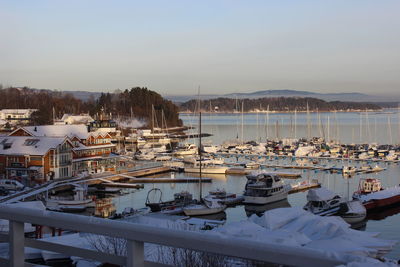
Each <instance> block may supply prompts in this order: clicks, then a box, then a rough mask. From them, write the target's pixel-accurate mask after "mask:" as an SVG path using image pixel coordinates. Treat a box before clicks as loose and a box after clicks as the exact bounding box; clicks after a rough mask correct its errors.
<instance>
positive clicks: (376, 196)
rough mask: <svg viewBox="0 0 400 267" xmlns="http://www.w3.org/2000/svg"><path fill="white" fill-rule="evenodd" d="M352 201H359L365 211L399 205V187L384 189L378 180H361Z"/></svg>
mask: <svg viewBox="0 0 400 267" xmlns="http://www.w3.org/2000/svg"><path fill="white" fill-rule="evenodd" d="M353 199H357V200H360V201H361V203H362V204H363V205H364V207H365V208H366V209H367V210H372V209H377V208H384V207H388V206H391V205H394V204H398V203H400V186H393V187H389V188H385V189H384V188H382V185H381V181H380V180H379V179H376V178H366V179H361V180H360V182H359V185H358V191H356V192H354V194H353Z"/></svg>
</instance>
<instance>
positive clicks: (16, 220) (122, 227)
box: [0, 205, 343, 267]
mask: <svg viewBox="0 0 400 267" xmlns="http://www.w3.org/2000/svg"><path fill="white" fill-rule="evenodd" d="M0 219H5V220H9V225H10V227H9V229H10V230H9V234H8V235H4V234H2V235H0V239H1V240H2V241H5V242H8V243H9V248H10V249H9V251H10V255H9V259H3V258H0V265H1V266H14V267H22V266H33V265H31V264H29V263H25V262H24V255H25V254H24V248H25V246H26V247H32V248H37V249H42V250H48V251H54V252H58V253H62V254H64V255H69V256H78V257H81V258H85V259H94V260H96V261H99V262H107V263H111V264H116V265H122V266H128V267H136V266H169V265H165V264H161V263H157V262H150V261H146V260H145V259H144V243H153V244H158V245H163V246H168V247H172V248H183V249H189V250H194V251H200V252H205V253H210V254H214V255H221V256H227V257H233V258H241V259H245V260H254V261H258V262H269V263H276V264H283V265H291V266H336V265H339V264H343V262H340V261H338V260H336V259H335V258H334V257H333V256H332V255H331V257H328V256H327V255H326V254H323V252H321V251H318V250H314V249H309V248H303V247H290V246H284V245H277V244H266V243H260V242H257V241H251V240H248V239H240V238H229V239H227V238H223V237H220V236H218V235H213V234H209V233H204V232H202V233H200V232H192V231H184V230H175V229H165V228H160V227H155V226H149V225H143V224H136V223H128V222H122V221H113V220H108V219H101V218H95V217H87V216H82V215H75V214H67V213H59V212H50V211H38V210H32V209H26V208H15V207H13V208H12V207H9V206H7V205H0ZM24 223H32V224H36V225H46V226H50V227H55V228H62V229H68V230H73V231H77V232H84V233H92V234H97V235H104V236H109V237H115V238H123V239H126V240H127V242H126V251H127V255H126V256H118V255H114V254H109V253H104V252H99V251H95V250H90V249H87V248H78V247H74V246H72V245H62V244H55V243H51V242H48V241H43V240H40V239H33V238H27V237H25V236H24Z"/></svg>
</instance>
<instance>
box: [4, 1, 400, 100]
mask: <svg viewBox="0 0 400 267" xmlns="http://www.w3.org/2000/svg"><path fill="white" fill-rule="evenodd" d="M399 14H400V1H398V0H392V1H386V0H380V1H377V0H358V1H353V0H335V1H303V0H293V1H285V0H279V1H267V0H263V1H255V0H254V1H234V0H231V1H218V0H209V1H184V0H182V1H173V0H160V1H119V0H114V1H99V0H93V1H91V0H77V1H57V0H49V1H42V0H35V1H32V0H26V1H22V0H21V1H11V0H10V1H6V0H0V18H1V21H2V22H1V23H0V83H1V84H3V85H13V86H25V85H26V86H30V87H34V88H48V89H58V90H88V91H113V90H115V89H118V88H119V89H125V88H130V87H134V86H147V87H148V88H149V89H152V90H155V91H157V92H159V93H161V94H194V93H196V92H197V87H198V86H199V85H200V86H201V90H202V93H204V94H210V93H235V92H252V91H257V90H267V89H294V90H309V91H313V92H362V93H396V92H397V91H400V15H399Z"/></svg>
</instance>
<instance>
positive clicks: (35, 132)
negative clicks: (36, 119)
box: [10, 124, 118, 176]
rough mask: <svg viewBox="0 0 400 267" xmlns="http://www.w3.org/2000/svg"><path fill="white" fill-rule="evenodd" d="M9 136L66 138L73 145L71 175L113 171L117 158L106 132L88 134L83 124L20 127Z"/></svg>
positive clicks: (110, 137) (109, 136)
mask: <svg viewBox="0 0 400 267" xmlns="http://www.w3.org/2000/svg"><path fill="white" fill-rule="evenodd" d="M10 136H35V137H38V136H48V137H68V138H69V140H70V141H71V143H72V144H73V148H72V151H73V159H72V175H73V176H75V175H78V174H79V173H82V172H85V171H88V172H89V173H95V172H103V171H105V170H108V169H114V168H115V165H116V161H117V159H118V156H117V155H115V154H114V153H113V152H115V145H114V144H112V143H111V139H112V136H111V135H110V134H109V133H107V132H89V131H88V127H87V126H86V125H84V124H76V125H40V126H27V127H21V128H19V129H17V130H15V131H14V132H12V133H11V134H10Z"/></svg>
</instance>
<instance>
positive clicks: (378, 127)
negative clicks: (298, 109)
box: [180, 109, 400, 144]
mask: <svg viewBox="0 0 400 267" xmlns="http://www.w3.org/2000/svg"><path fill="white" fill-rule="evenodd" d="M180 117H181V119H182V120H183V122H184V124H185V125H191V126H195V127H197V125H198V120H199V119H198V116H196V115H193V114H181V116H180ZM399 120H400V113H399V112H398V110H396V109H393V110H385V111H384V112H368V113H365V112H363V113H360V112H337V113H333V112H330V113H310V115H309V116H307V114H306V113H297V114H296V115H295V114H293V113H270V114H269V115H267V114H265V113H259V114H258V115H257V114H244V115H243V119H242V115H241V114H203V115H202V125H203V126H202V131H203V132H206V133H211V134H213V137H211V139H212V141H213V143H215V144H221V143H222V142H224V141H226V140H228V139H236V138H237V137H238V138H239V139H240V140H245V141H249V140H258V141H260V140H261V141H265V140H266V138H270V139H272V138H277V137H278V138H293V137H297V138H299V137H307V136H308V133H309V129H310V133H311V136H312V137H313V136H322V137H325V139H328V138H329V140H332V139H334V140H340V141H341V142H343V143H372V142H378V143H385V144H388V143H393V144H394V143H395V144H398V143H400V142H399V140H400V125H399ZM242 121H243V127H242ZM308 122H309V123H308ZM308 125H310V127H309V126H308ZM242 129H243V130H242ZM193 131H197V129H194V130H193ZM192 141H193V140H192Z"/></svg>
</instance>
